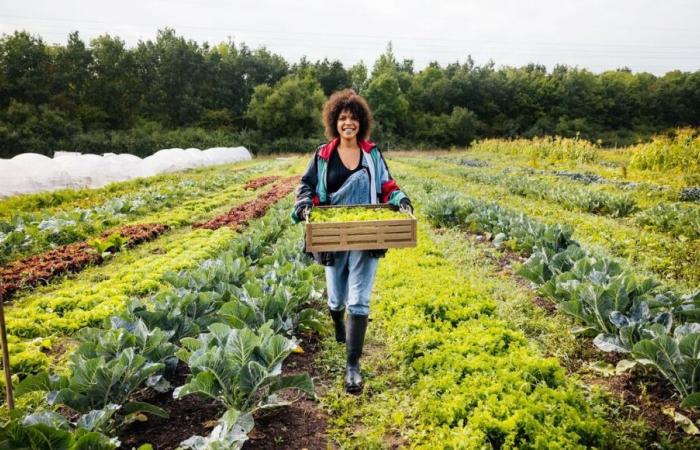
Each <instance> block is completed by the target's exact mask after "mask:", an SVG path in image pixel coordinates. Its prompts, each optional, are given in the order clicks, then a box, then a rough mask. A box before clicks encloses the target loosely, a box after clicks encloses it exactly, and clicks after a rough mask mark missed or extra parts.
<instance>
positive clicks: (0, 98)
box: [0, 31, 52, 107]
mask: <svg viewBox="0 0 700 450" xmlns="http://www.w3.org/2000/svg"><path fill="white" fill-rule="evenodd" d="M51 69H52V61H51V57H50V55H49V52H48V49H47V47H46V45H45V44H44V41H43V40H42V39H41V38H40V37H35V36H32V35H30V34H29V33H27V32H26V31H15V32H14V33H13V34H11V35H7V36H3V37H2V39H0V80H1V82H0V106H2V107H7V106H8V105H9V103H10V100H11V99H13V100H16V101H18V102H26V103H30V104H33V105H39V104H42V103H46V102H47V101H48V100H49V96H50V90H49V89H50V87H51V84H52V80H51V73H52V70H51Z"/></svg>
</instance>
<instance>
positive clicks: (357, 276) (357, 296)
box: [326, 250, 379, 316]
mask: <svg viewBox="0 0 700 450" xmlns="http://www.w3.org/2000/svg"><path fill="white" fill-rule="evenodd" d="M378 264H379V258H373V257H371V256H369V252H366V251H358V250H352V251H349V252H336V253H335V259H334V261H333V265H332V266H328V267H326V289H327V291H328V307H329V308H330V309H332V310H335V311H338V310H341V309H343V308H345V307H346V306H347V308H348V312H349V313H350V314H354V315H359V316H366V315H369V299H370V297H371V295H372V286H374V278H375V276H376V275H377V266H378Z"/></svg>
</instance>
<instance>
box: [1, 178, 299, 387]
mask: <svg viewBox="0 0 700 450" xmlns="http://www.w3.org/2000/svg"><path fill="white" fill-rule="evenodd" d="M280 189H281V190H284V191H285V194H284V195H287V193H288V191H287V190H286V185H285V186H281V187H280ZM280 189H274V188H273V191H274V192H279V191H280ZM266 194H267V193H265V194H263V197H261V198H260V199H258V200H256V201H253V202H249V203H246V204H247V205H249V206H248V207H247V208H246V212H247V215H246V214H243V215H240V216H239V217H238V219H239V222H238V223H237V225H238V226H242V225H245V224H246V223H247V221H248V220H251V219H253V218H255V217H259V216H261V215H262V214H264V212H265V211H266V210H267V209H268V208H269V207H270V206H271V205H272V204H273V203H274V202H275V201H277V200H279V199H280V197H281V195H273V196H272V197H271V196H269V195H266ZM234 209H235V208H234ZM228 235H229V233H227V232H225V231H223V230H222V231H215V232H213V233H212V232H210V231H208V230H196V231H193V232H188V233H184V234H183V233H175V234H174V235H173V236H168V237H167V238H166V241H165V242H163V243H162V244H164V248H160V249H159V250H158V252H157V253H156V254H153V253H151V250H153V249H152V248H151V247H152V246H151V247H149V246H146V247H145V248H144V249H142V250H141V249H140V250H139V251H138V253H134V254H122V255H119V256H115V257H114V258H113V262H114V263H115V264H113V265H114V266H116V270H112V269H111V268H109V269H107V270H105V271H102V273H101V274H99V275H92V274H87V275H86V276H85V277H81V278H79V279H77V280H68V281H66V282H65V283H63V284H62V285H61V286H60V287H58V288H57V289H56V290H53V291H49V292H47V293H43V292H37V293H36V294H30V295H28V296H26V297H25V298H22V299H20V300H18V301H17V302H16V304H15V305H14V306H13V307H12V308H10V309H8V311H7V325H8V330H9V335H10V339H11V340H12V343H13V344H14V345H12V346H11V348H10V356H11V358H10V360H11V364H12V368H13V370H14V371H15V372H16V373H19V374H26V373H31V372H32V371H34V370H36V369H37V368H40V367H42V366H46V364H48V362H49V360H50V358H49V357H48V356H47V355H46V350H48V349H50V347H51V346H52V345H53V344H52V341H53V338H52V336H56V335H57V336H62V335H70V334H72V333H73V332H75V331H76V330H78V329H80V328H83V327H85V326H91V325H95V324H96V323H98V322H100V321H101V320H103V319H104V318H105V317H108V316H109V314H110V313H111V311H113V310H115V309H119V308H120V307H121V306H123V305H124V304H125V302H126V299H128V297H129V296H131V295H139V294H144V293H146V292H149V291H152V290H154V289H157V288H158V287H159V286H160V284H161V282H162V277H163V274H165V273H166V272H168V271H172V270H180V269H183V268H185V267H187V266H188V265H191V264H192V263H193V262H194V261H197V260H201V259H202V258H206V257H209V256H211V255H212V252H217V251H218V250H219V249H220V248H221V246H222V245H224V244H225V242H226V239H227V236H228ZM160 243H161V242H160V240H159V241H158V242H157V243H156V244H160Z"/></svg>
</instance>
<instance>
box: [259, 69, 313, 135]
mask: <svg viewBox="0 0 700 450" xmlns="http://www.w3.org/2000/svg"><path fill="white" fill-rule="evenodd" d="M324 100H325V97H324V95H323V91H322V90H321V85H320V84H319V83H318V81H316V79H314V78H312V77H309V76H307V77H297V76H289V77H287V78H285V79H283V80H282V81H280V83H278V84H277V85H275V86H274V87H271V86H269V85H267V84H261V85H258V86H257V87H256V88H255V91H254V93H253V98H252V100H251V101H250V106H249V107H248V112H247V116H248V118H249V119H250V120H252V121H253V122H254V123H255V125H256V126H257V127H258V129H259V130H261V131H262V132H263V133H265V134H266V135H267V136H268V137H271V138H281V137H293V138H307V137H312V136H317V135H319V134H320V132H321V120H320V116H321V108H322V107H323V102H324Z"/></svg>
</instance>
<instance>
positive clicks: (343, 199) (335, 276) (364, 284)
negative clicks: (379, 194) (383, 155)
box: [325, 170, 379, 316]
mask: <svg viewBox="0 0 700 450" xmlns="http://www.w3.org/2000/svg"><path fill="white" fill-rule="evenodd" d="M370 189H371V187H370V180H369V175H367V172H365V171H364V170H361V171H359V172H355V173H353V174H352V175H350V177H349V178H348V179H347V180H346V181H345V183H343V185H342V186H341V187H340V189H338V191H337V192H333V193H331V194H330V202H331V204H332V205H353V204H354V205H357V204H365V203H368V202H369V201H370V200H369V199H370ZM378 265H379V258H375V257H372V256H370V254H369V252H368V251H362V250H352V251H346V252H335V253H334V260H333V265H332V266H327V267H326V268H325V270H326V290H327V291H328V307H329V308H330V309H332V310H334V311H338V310H341V309H343V308H345V307H346V306H347V308H348V312H349V313H350V314H354V315H360V316H366V315H369V300H370V297H371V295H372V287H373V286H374V279H375V277H376V275H377V266H378Z"/></svg>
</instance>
